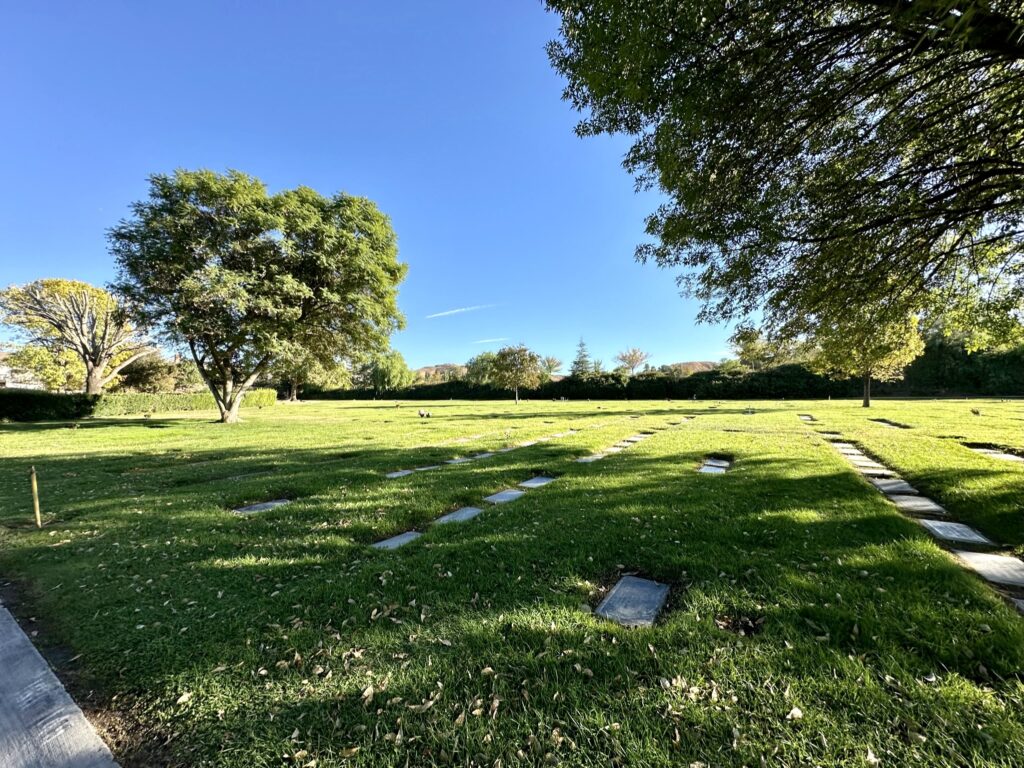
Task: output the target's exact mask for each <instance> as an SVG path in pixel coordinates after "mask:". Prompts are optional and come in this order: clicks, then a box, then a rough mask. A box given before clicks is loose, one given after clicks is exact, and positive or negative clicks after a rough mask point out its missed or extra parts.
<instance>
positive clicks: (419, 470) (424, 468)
mask: <svg viewBox="0 0 1024 768" xmlns="http://www.w3.org/2000/svg"><path fill="white" fill-rule="evenodd" d="M440 468H441V465H440V464H431V465H430V466H429V467H416V468H415V471H416V472H429V471H430V470H432V469H440Z"/></svg>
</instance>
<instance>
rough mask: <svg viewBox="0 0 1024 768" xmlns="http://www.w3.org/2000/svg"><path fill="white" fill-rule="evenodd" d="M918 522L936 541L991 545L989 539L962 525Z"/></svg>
mask: <svg viewBox="0 0 1024 768" xmlns="http://www.w3.org/2000/svg"><path fill="white" fill-rule="evenodd" d="M918 522H919V523H920V524H921V525H923V526H924V527H925V530H927V531H928V533H930V534H931V535H932V536H934V537H935V538H937V539H943V540H944V541H955V542H959V543H961V544H988V545H991V544H992V541H991V540H990V539H987V538H985V536H983V535H982V534H981V533H979V532H978V531H976V530H974V529H973V528H971V526H969V525H964V524H963V523H952V522H949V521H948V520H918Z"/></svg>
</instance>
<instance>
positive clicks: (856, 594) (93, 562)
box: [0, 400, 1024, 768]
mask: <svg viewBox="0 0 1024 768" xmlns="http://www.w3.org/2000/svg"><path fill="white" fill-rule="evenodd" d="M418 408H425V409H427V410H430V411H431V412H432V414H433V415H432V417H431V418H430V419H420V418H419V417H418V416H417V413H416V411H417V409H418ZM972 408H973V409H976V410H977V411H978V413H977V415H976V414H974V413H972V411H971V409H972ZM748 411H749V412H748ZM799 413H809V414H812V415H813V416H815V417H816V418H817V419H818V421H817V422H815V423H804V422H802V421H801V420H800V419H799V418H798V416H797V414H799ZM688 416H692V417H694V418H692V420H687V421H682V423H679V424H677V425H674V426H672V425H670V422H677V421H680V419H682V418H683V417H688ZM243 417H244V422H243V423H241V424H237V425H227V426H225V425H220V424H215V423H211V418H212V414H181V415H169V416H160V415H157V416H154V417H153V418H150V419H141V418H139V419H97V420H92V421H85V422H82V423H81V424H80V425H79V426H78V427H77V428H69V426H68V425H65V424H41V425H10V424H9V425H0V582H3V581H9V582H11V584H10V585H9V586H8V587H7V588H6V593H7V594H8V595H12V596H15V597H17V600H18V604H17V607H16V612H17V613H18V615H19V616H20V617H21V618H22V619H23V625H24V626H26V627H27V628H28V629H29V630H30V631H33V630H34V631H37V632H38V636H37V640H38V641H39V642H40V643H42V644H44V645H48V646H50V647H51V648H52V651H51V655H52V656H53V658H55V659H57V660H58V662H57V666H58V669H59V670H60V672H61V674H62V676H63V677H64V678H65V679H67V680H70V681H71V684H72V688H73V690H74V692H75V693H76V695H77V697H78V698H79V700H80V701H81V702H82V703H83V707H84V708H85V709H86V710H87V711H89V712H90V713H92V714H93V715H94V716H95V719H96V720H97V721H98V722H99V723H100V724H101V726H102V727H104V728H107V729H109V730H108V731H107V736H108V738H110V739H112V740H114V744H113V747H114V749H115V753H116V754H117V756H118V757H119V758H120V759H121V760H122V762H123V764H124V765H140V766H141V765H146V766H150V765H159V764H161V762H160V761H165V762H166V763H168V764H173V765H182V766H214V765H216V766H233V767H237V768H243V767H244V768H252V767H254V766H281V765H299V766H312V765H315V766H319V767H320V768H325V767H327V766H342V765H344V766H350V765H351V766H355V765H361V766H433V765H437V766H453V765H463V766H472V765H475V766H515V765H564V766H614V765H622V766H677V765H682V766H690V765H704V766H708V768H710V767H711V766H759V765H783V766H803V765H823V766H868V765H876V764H878V765H889V766H907V765H914V766H950V765H957V766H981V765H985V766H1015V765H1021V764H1024V682H1022V681H1024V677H1022V673H1024V617H1021V616H1020V615H1018V614H1017V613H1016V612H1015V611H1014V610H1013V609H1012V607H1010V605H1009V604H1008V603H1007V602H1006V600H1005V599H1004V598H1003V597H1001V596H999V595H998V594H997V593H996V592H995V591H993V590H992V589H991V588H990V587H989V586H987V585H986V584H985V583H983V582H982V581H981V580H980V579H978V578H977V577H976V576H974V575H973V574H971V573H969V572H967V571H966V570H964V569H963V568H962V567H960V566H959V565H958V564H957V562H956V561H955V560H954V559H953V558H952V557H951V556H950V555H949V554H947V553H946V552H945V551H944V550H943V549H942V548H940V547H939V546H938V545H936V544H935V543H933V541H932V540H931V539H930V538H929V537H928V536H927V535H926V534H925V533H924V531H923V529H922V528H921V526H919V525H918V524H917V523H916V522H914V521H913V520H912V519H910V518H908V517H905V516H903V515H901V514H900V513H899V512H897V510H896V508H895V507H894V506H893V505H891V504H890V503H889V502H887V501H886V500H885V499H884V498H883V496H882V495H881V494H879V493H878V492H877V491H875V490H874V489H873V488H872V487H871V486H870V485H868V483H867V482H865V481H864V480H863V479H862V478H861V477H860V476H859V475H857V474H856V473H855V472H854V470H853V469H852V467H850V465H849V464H848V463H847V462H846V461H845V460H844V459H843V458H842V457H841V456H840V455H839V454H838V453H837V452H836V451H835V450H834V449H832V448H831V447H830V446H829V445H828V443H826V442H825V440H823V439H822V438H821V437H820V436H819V435H818V434H817V432H818V431H824V430H836V431H839V432H841V433H842V434H843V435H844V436H845V437H847V438H849V439H850V440H852V441H854V442H856V443H857V444H859V445H860V446H861V447H863V448H864V449H865V450H866V451H868V452H869V453H870V454H872V455H874V456H875V457H877V458H879V459H881V460H883V461H884V462H885V463H887V464H888V465H890V466H891V467H893V468H894V469H896V470H898V471H899V472H900V473H901V474H902V475H903V476H904V477H906V478H907V479H908V480H910V481H911V482H913V484H914V485H915V486H917V487H918V488H920V490H921V491H922V492H923V493H927V494H928V495H930V496H931V497H932V498H934V499H935V500H936V501H939V502H940V503H942V504H943V505H944V506H946V507H947V508H948V509H949V510H950V512H951V513H952V515H953V516H954V517H955V518H956V519H959V520H961V521H962V522H967V523H970V524H972V525H974V526H975V527H977V528H978V529H979V530H981V531H982V532H983V533H985V534H987V535H988V536H989V537H990V538H992V539H994V540H996V541H998V542H999V543H1000V544H1002V545H1005V549H1006V551H1016V552H1017V553H1018V554H1020V553H1022V552H1024V464H1016V463H1013V462H1005V461H999V460H997V459H993V458H989V457H985V456H982V455H979V454H976V453H974V452H972V451H971V450H969V449H968V448H966V447H964V444H965V443H978V444H986V445H998V446H1000V447H1003V448H1011V449H1014V450H1016V451H1022V450H1024V403H1021V402H1007V403H1001V402H996V401H973V400H972V401H969V402H967V401H939V402H931V401H913V402H911V401H877V402H876V404H875V407H873V408H872V409H870V410H865V409H861V408H860V407H859V404H858V403H854V402H849V401H844V402H838V401H837V402H825V401H814V402H806V401H805V402H753V403H738V402H722V403H712V402H676V403H673V402H636V403H625V402H558V403H551V402H524V403H522V404H521V405H519V406H518V407H517V406H515V405H514V404H512V403H504V402H501V403H489V402H472V403H470V402H443V403H403V404H402V406H401V407H395V405H394V403H393V402H376V403H368V402H352V403H344V402H339V403H303V404H295V405H286V404H281V405H278V406H276V407H273V408H267V409H264V410H258V411H257V410H254V411H244V410H243ZM875 418H886V419H890V420H892V421H895V422H898V423H901V424H904V425H906V426H908V427H910V428H909V429H899V428H893V427H887V426H884V425H882V424H879V423H876V422H873V421H870V420H869V419H875ZM570 429H575V430H578V431H577V432H575V433H574V434H569V435H565V436H563V437H560V438H554V439H551V440H549V441H546V442H541V443H538V444H537V445H533V446H529V447H523V448H518V449H516V450H513V451H510V452H508V453H498V454H496V455H494V456H492V457H490V458H487V459H482V460H479V461H474V462H471V463H467V464H460V465H444V466H443V467H442V468H441V469H437V470H432V471H426V472H416V473H414V474H412V475H410V476H407V477H402V478H397V479H385V477H384V474H385V473H386V472H390V471H393V470H398V469H411V468H413V467H417V466H424V465H432V464H437V463H440V462H442V461H444V460H447V459H451V458H455V457H458V456H466V455H471V454H474V453H478V452H481V451H493V450H497V449H501V448H505V447H510V446H513V445H516V444H518V443H520V442H526V441H531V440H534V439H537V438H540V437H547V436H551V435H553V434H556V433H563V432H566V431H567V430H570ZM641 431H651V432H653V433H654V434H653V435H652V436H651V437H650V438H649V439H647V440H645V441H644V442H642V443H640V444H637V445H635V446H633V447H631V448H628V449H626V450H623V451H622V452H620V453H617V454H614V455H610V456H608V457H606V458H604V459H603V460H601V461H597V462H595V463H590V464H581V463H577V462H576V461H575V460H576V459H577V458H578V457H581V456H584V455H587V454H589V453H591V452H593V451H597V450H601V449H604V448H607V447H609V446H611V445H612V444H614V443H616V442H617V441H619V440H621V439H622V438H625V437H627V436H630V435H633V434H635V433H638V432H641ZM709 455H715V456H724V457H731V458H732V459H733V460H734V464H733V467H732V469H731V470H730V471H729V472H727V473H726V474H724V475H703V474H698V473H697V472H696V469H697V467H698V466H699V465H700V462H701V460H702V459H703V458H704V457H706V456H709ZM33 464H34V465H35V466H36V468H37V470H38V472H39V478H40V485H41V494H42V504H43V512H44V516H45V517H46V520H47V524H46V527H45V528H44V530H42V531H36V530H35V529H34V528H33V527H31V525H30V524H29V523H30V521H31V514H32V513H31V501H30V497H29V495H28V480H27V471H28V467H29V466H30V465H33ZM536 474H548V475H551V476H555V477H557V481H556V482H554V483H552V484H550V485H548V486H546V487H544V488H540V489H536V490H531V491H529V492H528V493H527V495H526V496H525V497H523V498H521V499H518V500H517V501H514V502H512V503H509V504H505V505H501V506H496V507H491V506H489V505H486V504H484V503H483V502H482V499H483V497H484V496H487V495H489V494H491V493H494V492H495V491H499V490H502V489H504V488H508V487H512V486H514V485H515V484H516V483H517V482H520V481H522V480H526V479H527V478H529V477H531V476H533V475H536ZM276 498H291V499H294V501H293V503H291V504H289V505H287V506H283V507H279V508H277V509H274V510H271V511H268V512H264V513H260V514H257V515H253V516H251V517H248V518H242V517H238V516H235V515H232V514H231V512H230V509H231V508H232V507H235V506H238V505H240V504H244V503H249V502H259V501H265V500H270V499H276ZM465 505H475V506H482V507H485V509H484V512H483V514H481V515H480V516H479V517H477V518H476V519H474V520H471V521H469V522H465V523H459V524H450V525H445V526H433V527H431V526H430V521H431V520H433V519H435V518H437V517H438V516H440V515H441V514H444V513H446V512H449V511H452V510H454V509H457V508H459V507H462V506H465ZM411 529H417V530H420V531H424V536H423V537H422V538H420V539H419V540H417V541H415V542H413V543H411V544H409V545H407V546H405V547H403V548H401V549H398V550H395V551H391V552H388V551H380V550H376V549H372V548H370V547H369V544H371V543H372V542H375V541H378V540H380V539H382V538H385V537H386V536H389V535H393V534H396V533H399V532H402V531H405V530H411ZM625 573H638V574H639V575H642V576H645V577H648V578H652V579H656V580H658V581H661V582H664V583H668V584H670V585H671V586H672V591H671V594H670V597H669V603H668V605H667V607H666V610H665V611H664V612H663V613H662V615H661V617H660V619H659V621H658V623H657V624H656V625H655V626H654V627H653V628H649V629H632V630H630V629H625V628H622V627H619V626H618V625H615V624H611V623H609V622H607V621H604V620H602V619H600V618H598V617H597V616H595V615H594V614H593V613H592V612H591V611H592V609H593V608H594V607H595V606H596V605H597V604H598V602H599V601H600V599H601V597H602V594H603V590H606V589H607V588H608V587H610V586H611V585H612V584H614V583H615V581H616V579H617V578H618V577H619V576H620V575H622V574H625Z"/></svg>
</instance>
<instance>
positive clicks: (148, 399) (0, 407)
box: [0, 389, 277, 421]
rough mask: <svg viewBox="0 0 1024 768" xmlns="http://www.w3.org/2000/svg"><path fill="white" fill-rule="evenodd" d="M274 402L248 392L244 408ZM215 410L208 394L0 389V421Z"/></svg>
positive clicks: (265, 392) (268, 393)
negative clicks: (98, 394) (58, 392)
mask: <svg viewBox="0 0 1024 768" xmlns="http://www.w3.org/2000/svg"><path fill="white" fill-rule="evenodd" d="M276 402H277V392H275V391H274V390H273V389H253V390H250V391H249V392H248V393H247V394H246V395H245V399H244V400H243V401H242V407H243V408H263V407H265V406H269V405H273V404H274V403H276ZM215 408H216V405H215V404H214V402H213V395H211V394H210V393H209V392H198V393H194V394H178V393H164V394H148V393H144V392H114V393H109V394H104V395H100V396H99V397H96V396H90V395H82V394H70V395H62V394H57V393H55V392H43V391H40V390H34V389H0V419H7V420H10V421H55V420H60V419H81V418H84V417H86V416H90V415H91V416H131V415H134V414H140V413H158V412H169V411H171V412H173V411H208V410H213V409H215Z"/></svg>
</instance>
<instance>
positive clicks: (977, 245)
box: [547, 0, 1024, 328]
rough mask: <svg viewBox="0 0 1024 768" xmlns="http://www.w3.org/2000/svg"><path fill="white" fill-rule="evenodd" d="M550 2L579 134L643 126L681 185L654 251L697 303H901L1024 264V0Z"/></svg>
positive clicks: (785, 315)
mask: <svg viewBox="0 0 1024 768" xmlns="http://www.w3.org/2000/svg"><path fill="white" fill-rule="evenodd" d="M547 5H548V7H549V8H551V9H553V10H556V11H558V12H559V13H560V14H561V32H562V34H561V39H560V40H559V41H557V42H554V43H552V44H551V45H550V46H549V55H550V58H551V60H552V62H553V65H554V66H555V68H556V69H557V70H558V71H559V72H560V73H561V74H563V75H564V76H565V77H566V78H567V79H568V85H567V87H566V90H565V97H566V98H567V99H568V100H569V101H570V102H572V104H573V105H574V106H576V107H577V108H579V109H580V110H583V111H584V112H585V114H586V117H585V118H584V120H583V121H582V122H581V124H580V125H579V127H578V129H577V131H578V133H579V134H580V135H584V136H587V135H596V134H600V133H620V132H624V133H628V134H632V135H634V136H635V137H637V138H636V142H635V144H634V145H633V147H632V149H631V150H630V151H629V152H628V154H627V156H626V160H625V165H626V167H627V169H629V170H630V171H631V172H633V173H635V174H636V176H637V179H638V183H639V184H640V185H641V186H644V187H653V186H658V187H660V188H661V190H662V191H663V192H664V193H665V195H666V196H667V200H666V201H665V202H664V204H663V205H661V206H660V207H659V208H658V209H657V210H656V211H655V212H654V213H652V214H651V216H650V217H649V219H648V221H647V231H648V233H649V234H650V235H652V236H653V237H654V240H653V242H651V243H649V244H646V245H642V246H640V247H639V248H638V252H637V253H638V256H639V258H641V259H643V260H653V261H655V262H656V263H658V264H659V265H662V266H668V267H678V266H682V267H684V269H685V274H684V276H683V281H684V287H685V288H687V290H689V291H690V292H691V293H693V294H694V295H696V296H697V297H698V298H699V299H700V300H701V301H702V303H703V309H702V311H701V314H700V317H701V319H703V320H721V319H734V318H742V317H746V316H748V315H750V314H751V313H755V312H758V311H761V312H763V317H764V324H765V325H766V326H768V327H772V328H779V327H783V328H784V327H786V326H787V325H788V324H790V323H791V322H792V321H794V320H795V321H799V320H800V318H801V317H803V316H804V315H807V314H812V315H813V314H833V315H835V314H838V313H839V312H841V311H856V308H857V307H858V306H865V305H866V306H881V305H885V306H892V307H900V308H901V311H902V309H908V308H913V307H914V305H915V303H917V302H918V301H919V299H920V298H921V297H922V296H924V295H925V294H926V293H927V292H928V291H930V290H932V289H934V288H938V287H944V286H948V285H949V284H950V283H952V282H955V281H957V280H960V279H964V277H970V276H971V275H972V273H974V271H975V269H976V265H977V264H978V263H979V262H980V261H984V259H979V255H981V254H982V253H983V252H984V251H986V250H987V249H992V248H994V249H995V250H996V251H997V252H998V253H999V254H1000V256H1001V258H1002V263H1001V266H1002V267H1006V268H1009V267H1011V266H1012V265H1013V264H1014V263H1019V262H1020V259H1021V256H1022V252H1024V142H1022V141H1021V140H1020V136H1021V118H1020V105H1021V104H1022V103H1024V77H1021V67H1022V66H1024V34H1022V32H1024V27H1022V22H1024V5H1022V4H1021V3H1020V2H1019V0H912V1H911V0H906V1H897V0H802V1H801V2H792V0H735V2H729V3H708V2H706V1H705V0H547ZM863 243H870V244H871V248H870V249H865V248H864V247H862V245H863ZM1017 279H1018V280H1020V279H1021V277H1020V275H1019V274H1018V276H1017Z"/></svg>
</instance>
